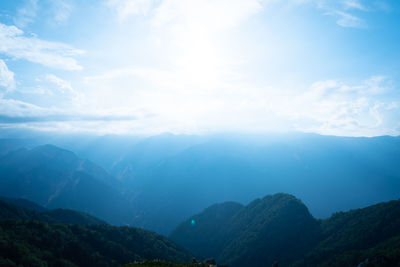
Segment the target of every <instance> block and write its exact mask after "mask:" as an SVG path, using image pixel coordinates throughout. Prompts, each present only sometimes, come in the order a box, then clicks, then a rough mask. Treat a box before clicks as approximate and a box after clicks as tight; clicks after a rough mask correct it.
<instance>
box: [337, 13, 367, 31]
mask: <svg viewBox="0 0 400 267" xmlns="http://www.w3.org/2000/svg"><path fill="white" fill-rule="evenodd" d="M330 14H332V15H334V16H337V17H338V19H337V21H336V23H337V24H338V25H339V26H342V27H347V28H360V29H361V28H366V27H367V24H366V22H365V21H364V20H363V19H361V18H359V17H356V16H354V15H351V14H349V13H347V12H342V11H336V12H334V13H330Z"/></svg>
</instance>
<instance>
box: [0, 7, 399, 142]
mask: <svg viewBox="0 0 400 267" xmlns="http://www.w3.org/2000/svg"><path fill="white" fill-rule="evenodd" d="M399 89H400V1H397V0H96V1H94V0H93V1H90V0H79V1H78V0H9V1H1V2H0V129H1V131H6V130H10V129H19V130H35V131H46V132H63V133H65V132H74V133H76V132H78V133H79V132H84V133H94V134H100V135H102V134H145V135H153V134H159V133H164V132H170V133H176V134H204V133H217V132H246V133H264V132H291V131H300V132H312V133H319V134H328V135H340V136H379V135H399V133H400V91H399Z"/></svg>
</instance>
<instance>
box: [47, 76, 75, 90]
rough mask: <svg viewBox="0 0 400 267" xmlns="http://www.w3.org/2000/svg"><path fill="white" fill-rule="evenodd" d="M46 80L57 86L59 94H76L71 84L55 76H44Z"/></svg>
mask: <svg viewBox="0 0 400 267" xmlns="http://www.w3.org/2000/svg"><path fill="white" fill-rule="evenodd" d="M45 78H46V80H48V81H49V82H51V83H53V84H55V85H57V87H58V88H59V89H60V91H61V93H63V94H64V93H66V92H68V93H72V94H76V92H75V90H74V89H73V88H72V86H71V84H70V83H69V82H67V81H65V80H63V79H61V78H59V77H57V76H55V75H54V74H46V76H45Z"/></svg>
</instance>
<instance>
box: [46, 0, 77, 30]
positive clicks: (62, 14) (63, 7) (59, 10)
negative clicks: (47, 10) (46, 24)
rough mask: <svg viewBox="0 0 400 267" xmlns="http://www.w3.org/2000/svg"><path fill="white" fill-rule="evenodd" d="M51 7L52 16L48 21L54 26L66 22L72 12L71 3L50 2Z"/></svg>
mask: <svg viewBox="0 0 400 267" xmlns="http://www.w3.org/2000/svg"><path fill="white" fill-rule="evenodd" d="M51 5H52V11H53V13H54V15H53V17H52V18H51V19H50V21H51V22H53V23H54V24H55V25H60V24H64V23H65V22H67V21H68V19H69V17H70V15H71V13H72V10H73V5H72V3H71V1H66V0H56V1H55V0H52V1H51Z"/></svg>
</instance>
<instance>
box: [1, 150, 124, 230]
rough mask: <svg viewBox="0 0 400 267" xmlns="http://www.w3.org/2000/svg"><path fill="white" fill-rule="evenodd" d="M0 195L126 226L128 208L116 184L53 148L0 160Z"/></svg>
mask: <svg viewBox="0 0 400 267" xmlns="http://www.w3.org/2000/svg"><path fill="white" fill-rule="evenodd" d="M0 176H1V177H2V178H1V179H0V194H1V195H3V196H7V197H13V198H26V199H29V200H32V201H34V202H36V203H39V204H40V205H42V206H44V207H46V208H69V209H76V210H81V211H85V212H88V213H90V214H93V215H96V216H98V217H99V218H102V219H104V220H106V221H108V222H110V223H114V224H121V223H124V222H125V223H128V222H129V220H128V217H127V216H128V214H129V210H130V209H129V205H128V204H127V202H126V201H125V200H124V198H123V197H122V195H121V193H120V192H119V190H118V189H117V184H118V182H117V181H116V180H115V179H114V178H113V177H112V176H110V175H108V174H107V172H106V171H104V170H103V169H102V168H101V167H98V166H96V165H94V164H93V163H91V162H89V161H87V160H81V159H79V158H78V157H76V156H75V155H74V154H73V153H72V152H70V151H67V150H64V149H60V148H57V147H55V146H52V145H44V146H39V147H36V148H34V149H31V150H28V149H25V148H22V149H18V150H15V151H12V152H9V153H8V154H7V155H6V156H4V157H2V158H1V159H0Z"/></svg>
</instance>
